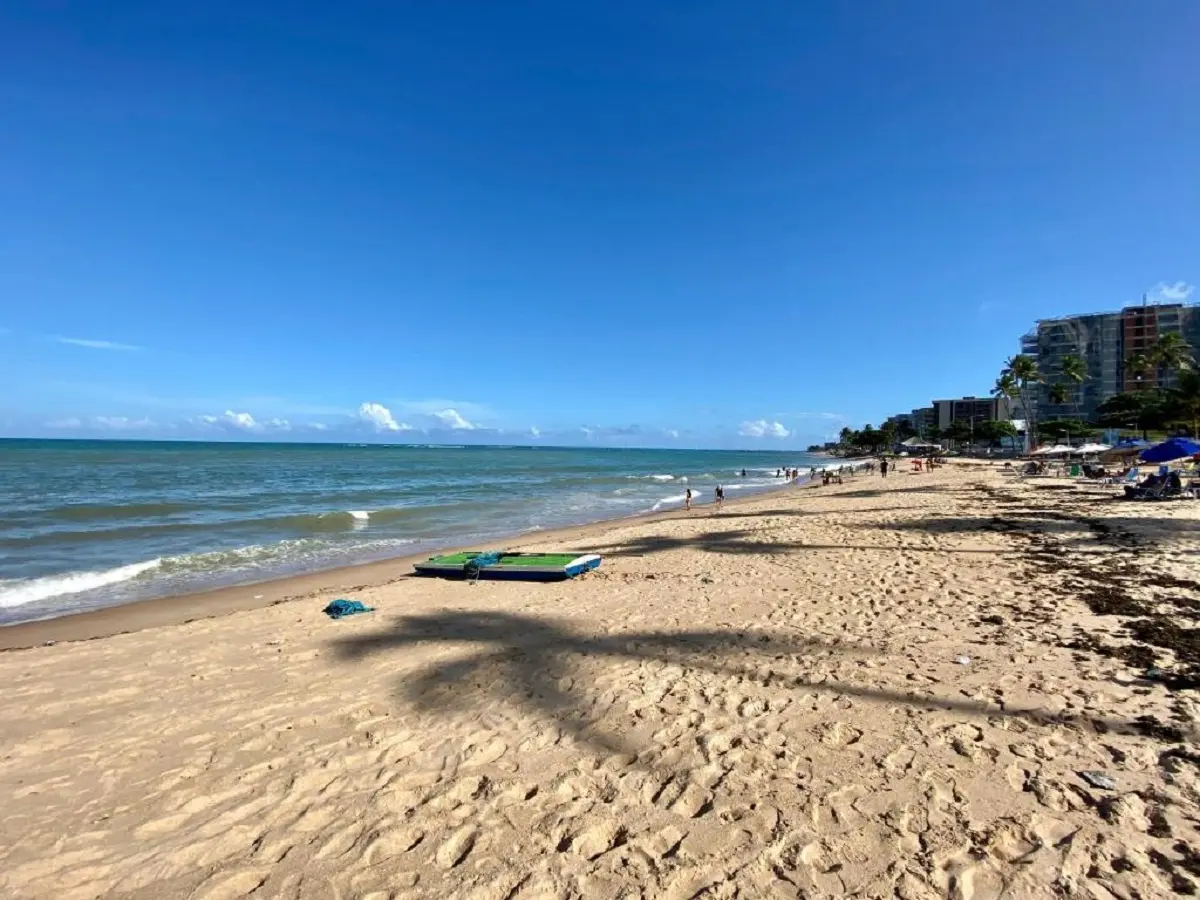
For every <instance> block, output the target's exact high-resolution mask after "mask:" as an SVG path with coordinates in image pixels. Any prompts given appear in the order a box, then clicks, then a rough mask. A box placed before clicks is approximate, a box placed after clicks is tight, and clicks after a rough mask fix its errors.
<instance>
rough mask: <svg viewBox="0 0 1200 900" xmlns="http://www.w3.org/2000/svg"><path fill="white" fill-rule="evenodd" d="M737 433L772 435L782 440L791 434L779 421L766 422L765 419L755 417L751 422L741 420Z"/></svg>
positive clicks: (758, 435)
mask: <svg viewBox="0 0 1200 900" xmlns="http://www.w3.org/2000/svg"><path fill="white" fill-rule="evenodd" d="M738 434H740V435H741V436H742V437H752V438H761V437H772V438H777V439H779V440H782V439H783V438H785V437H787V436H788V435H789V434H791V432H790V431H788V430H787V429H786V428H784V427H783V424H782V423H780V422H768V421H767V420H766V419H756V420H755V421H753V422H743V423H742V425H741V427H740V428H738Z"/></svg>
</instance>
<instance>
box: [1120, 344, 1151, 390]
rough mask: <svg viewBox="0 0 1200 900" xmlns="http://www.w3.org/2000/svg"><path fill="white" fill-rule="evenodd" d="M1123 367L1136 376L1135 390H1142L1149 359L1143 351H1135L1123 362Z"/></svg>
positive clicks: (1148, 368) (1148, 370)
mask: <svg viewBox="0 0 1200 900" xmlns="http://www.w3.org/2000/svg"><path fill="white" fill-rule="evenodd" d="M1125 368H1126V369H1128V370H1129V371H1130V372H1132V373H1133V374H1134V375H1135V376H1137V390H1139V391H1140V390H1142V389H1143V388H1144V387H1145V383H1144V382H1143V379H1144V378H1145V377H1146V375H1147V374H1149V372H1150V368H1151V367H1150V360H1149V358H1147V356H1146V354H1145V353H1135V354H1133V356H1131V357H1129V361H1128V362H1127V363H1125Z"/></svg>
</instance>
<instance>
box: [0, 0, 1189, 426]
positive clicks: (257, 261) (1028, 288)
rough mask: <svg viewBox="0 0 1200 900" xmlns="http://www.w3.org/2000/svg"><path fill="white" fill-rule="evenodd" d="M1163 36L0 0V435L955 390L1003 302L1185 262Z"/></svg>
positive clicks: (1168, 277)
mask: <svg viewBox="0 0 1200 900" xmlns="http://www.w3.org/2000/svg"><path fill="white" fill-rule="evenodd" d="M1197 34H1200V4H1197V3H1195V2H1193V0H1159V2H1155V3H1152V4H1117V3H1110V4H1096V3H1094V2H1089V0H1059V2H1055V3H1049V4H1047V3H1034V2H1012V0H1009V2H970V3H964V2H952V0H946V2H935V0H926V2H921V3H912V2H902V0H896V2H885V3H880V2H868V0H852V2H829V3H796V2H794V0H793V2H761V3H757V4H735V3H731V2H730V3H714V2H703V0H700V2H690V3H686V4H671V3H664V4H647V3H640V2H639V3H633V2H620V0H618V2H611V0H609V2H603V3H591V2H577V3H560V2H540V3H522V2H515V0H514V2H506V3H496V2H475V3H467V2H451V0H447V2H444V3H387V2H371V3H365V2H355V0H347V2H342V3H336V4H331V3H324V2H322V3H317V2H303V0H298V2H291V3H286V4H284V3H274V4H268V3H261V2H257V3H256V2H245V0H241V2H225V0H214V2H208V3H203V4H163V3H161V2H145V3H137V2H126V0H107V2H104V3H94V2H70V0H57V2H51V0H42V2H33V0H13V2H9V3H5V4H3V6H2V7H0V123H3V124H2V126H0V210H3V214H2V215H0V329H2V333H0V434H3V435H8V436H19V435H60V436H102V435H113V436H122V437H153V436H168V437H169V436H174V437H214V438H216V437H227V438H243V439H266V438H288V439H314V438H315V439H378V440H416V441H422V440H443V441H452V442H455V443H460V442H465V441H501V442H505V443H513V442H517V441H518V440H530V441H543V442H552V443H588V442H591V443H603V444H618V445H620V444H639V445H649V446H689V447H695V446H721V447H726V446H729V447H732V446H737V447H787V446H796V445H804V444H807V443H809V442H811V441H815V440H819V439H822V438H824V437H825V436H827V435H831V434H833V433H835V432H836V431H837V430H838V428H840V427H841V425H842V424H843V423H847V422H848V423H851V424H854V425H861V424H863V423H864V422H868V421H870V422H878V421H879V420H880V419H882V418H883V417H885V416H886V415H888V414H890V413H892V412H895V411H897V410H907V409H910V408H912V407H914V406H919V405H924V404H926V403H927V402H928V401H929V400H930V399H931V398H933V397H935V396H938V397H944V396H954V395H961V394H969V393H985V392H986V391H987V390H988V388H989V386H990V385H991V384H992V382H993V380H994V378H995V375H996V372H997V370H998V368H999V366H1000V364H1001V362H1002V361H1003V359H1004V358H1005V357H1006V356H1008V355H1010V354H1012V353H1013V352H1016V349H1017V339H1018V337H1019V335H1020V334H1021V333H1022V332H1023V331H1025V330H1027V329H1028V327H1029V326H1030V325H1031V324H1032V322H1033V320H1035V319H1036V318H1039V317H1049V316H1054V315H1060V314H1065V313H1072V312H1085V311H1092V310H1098V309H1115V308H1119V307H1120V306H1122V305H1126V304H1129V303H1134V302H1137V301H1138V300H1140V298H1141V295H1142V294H1143V292H1151V294H1152V295H1153V296H1155V297H1159V298H1162V299H1171V298H1172V297H1182V296H1186V295H1187V294H1188V292H1189V290H1190V284H1191V283H1192V281H1194V280H1196V279H1200V272H1197V268H1198V267H1200V257H1198V256H1197V254H1196V249H1197V247H1200V214H1198V210H1200V165H1197V160H1198V159H1200V77H1198V76H1197V72H1196V68H1195V65H1194V44H1195V36H1196V35H1197ZM1192 299H1193V300H1195V299H1200V298H1197V297H1195V296H1193V297H1192Z"/></svg>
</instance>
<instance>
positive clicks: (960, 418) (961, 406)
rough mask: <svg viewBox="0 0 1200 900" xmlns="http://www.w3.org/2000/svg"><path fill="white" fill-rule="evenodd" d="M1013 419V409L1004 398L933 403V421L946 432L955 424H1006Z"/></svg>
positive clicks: (956, 399)
mask: <svg viewBox="0 0 1200 900" xmlns="http://www.w3.org/2000/svg"><path fill="white" fill-rule="evenodd" d="M1010 419H1012V408H1011V405H1010V404H1009V402H1008V400H1007V398H1004V397H957V398H955V399H953V400H934V401H933V421H934V424H936V425H937V426H938V428H940V429H942V430H943V431H945V430H946V429H947V428H949V427H950V426H951V425H953V424H954V423H955V422H971V421H974V422H987V421H993V420H994V421H1000V422H1006V421H1009V420H1010Z"/></svg>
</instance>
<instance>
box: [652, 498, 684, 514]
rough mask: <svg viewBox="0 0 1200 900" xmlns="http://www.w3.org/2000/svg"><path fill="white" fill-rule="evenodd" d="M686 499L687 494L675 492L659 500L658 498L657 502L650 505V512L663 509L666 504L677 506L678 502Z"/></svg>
mask: <svg viewBox="0 0 1200 900" xmlns="http://www.w3.org/2000/svg"><path fill="white" fill-rule="evenodd" d="M686 499H687V494H677V495H672V496H670V497H663V498H662V499H661V500H659V501H658V502H657V503H655V504H654V505H653V506H652V507H650V512H658V511H659V510H660V509H663V508H664V507H667V506H677V505H678V504H680V503H682V502H683V501H684V500H686Z"/></svg>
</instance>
